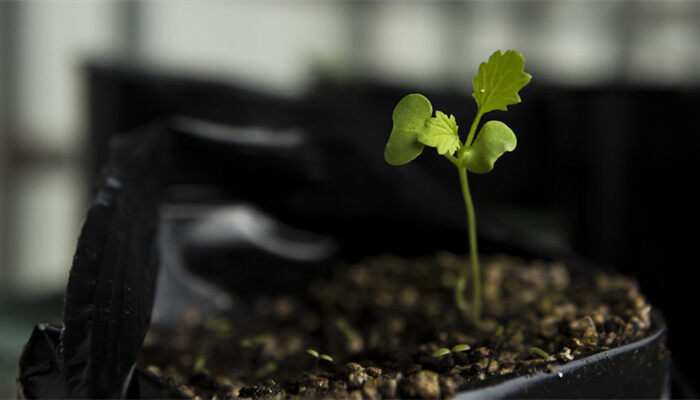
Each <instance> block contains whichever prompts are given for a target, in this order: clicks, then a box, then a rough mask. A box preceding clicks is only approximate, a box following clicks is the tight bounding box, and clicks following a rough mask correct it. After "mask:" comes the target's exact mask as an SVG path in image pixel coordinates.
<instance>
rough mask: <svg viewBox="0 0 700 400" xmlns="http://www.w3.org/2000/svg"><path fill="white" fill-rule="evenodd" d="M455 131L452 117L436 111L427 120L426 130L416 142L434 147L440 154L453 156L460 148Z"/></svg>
mask: <svg viewBox="0 0 700 400" xmlns="http://www.w3.org/2000/svg"><path fill="white" fill-rule="evenodd" d="M457 129H458V127H457V121H455V116H454V115H450V116H449V117H448V116H447V115H445V113H443V112H442V111H436V112H435V117H433V118H430V119H428V122H427V124H426V129H425V131H424V132H423V133H422V134H421V135H420V136H419V137H418V141H419V142H421V143H423V144H424V145H426V146H430V147H436V148H437V151H438V153H440V154H449V155H453V154H454V153H455V151H457V150H458V149H459V148H460V147H461V146H462V144H461V143H460V141H459V136H458V134H457Z"/></svg>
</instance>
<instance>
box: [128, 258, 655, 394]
mask: <svg viewBox="0 0 700 400" xmlns="http://www.w3.org/2000/svg"><path fill="white" fill-rule="evenodd" d="M464 263H465V257H464V256H456V255H453V254H451V253H440V254H438V255H436V256H435V257H430V258H420V259H404V258H400V257H397V256H381V257H373V258H368V259H365V260H363V261H361V262H359V263H357V264H355V265H351V266H339V268H338V269H337V271H336V272H335V273H334V275H333V277H332V278H331V279H329V280H325V281H316V282H313V283H311V284H310V286H309V291H308V293H306V294H305V295H304V296H300V297H299V298H296V297H294V298H293V297H289V296H280V297H276V298H261V299H258V300H257V301H256V302H255V310H256V313H257V316H256V318H255V323H252V324H250V325H251V326H235V327H234V326H232V325H231V323H230V322H229V321H227V320H226V319H221V318H211V317H202V316H199V315H195V316H193V318H191V326H184V327H182V329H180V330H178V332H176V333H170V334H163V333H160V334H159V333H157V332H149V335H148V336H147V339H146V343H145V345H144V349H143V351H142V354H141V360H140V363H141V365H142V366H143V367H144V368H146V369H147V370H148V371H150V372H152V373H154V374H155V375H157V376H159V377H161V378H162V379H164V380H166V381H167V382H168V383H169V384H172V385H175V386H177V387H179V388H180V390H181V391H182V392H183V393H185V394H187V395H190V396H192V397H195V396H196V397H199V398H212V399H213V398H216V399H222V398H233V397H243V398H245V397H248V398H275V399H282V398H356V399H378V398H397V397H401V398H438V397H442V398H449V397H451V396H453V395H454V394H455V392H456V391H457V390H458V389H459V388H460V387H464V386H466V385H468V384H469V383H471V382H475V381H479V380H483V379H486V378H487V377H489V376H494V375H502V374H510V373H514V372H519V371H520V372H522V371H526V372H531V373H535V372H538V371H553V367H552V364H556V363H566V362H569V361H572V360H574V359H577V358H580V357H583V356H586V355H589V354H591V353H594V352H598V351H602V350H606V349H609V348H613V347H617V346H620V345H623V344H626V343H628V342H631V341H633V340H635V339H638V338H640V337H642V336H644V335H645V334H646V333H647V332H648V331H649V330H650V328H651V320H650V306H649V305H648V304H647V302H646V301H645V299H644V298H643V297H642V296H641V294H640V293H639V290H638V287H637V284H636V283H635V282H634V281H633V280H631V279H629V278H627V277H624V276H619V275H609V274H602V273H596V274H594V275H587V276H578V275H572V274H571V273H570V272H569V271H568V270H567V269H566V267H565V266H564V265H563V264H561V263H546V262H542V261H526V260H523V259H519V258H513V257H509V256H502V255H499V256H491V257H483V259H482V270H483V272H482V274H483V281H484V282H483V293H484V312H483V314H484V318H483V320H482V322H481V323H480V324H479V325H478V326H475V325H474V324H473V323H472V322H471V321H470V319H469V315H471V314H470V310H464V311H462V310H458V309H457V308H456V306H455V303H454V299H453V289H452V287H453V284H454V282H455V280H456V277H457V275H458V271H459V269H460V268H463V266H464ZM468 291H469V283H467V293H466V299H469V298H470V297H469V293H468ZM458 345H462V346H460V347H459V348H457V349H455V350H454V351H453V350H452V349H453V348H454V347H455V346H458ZM464 345H467V346H464ZM465 348H468V349H466V350H465ZM307 349H313V350H315V351H317V352H318V353H319V355H322V354H325V355H328V356H329V358H332V361H330V360H327V359H317V358H316V357H314V356H313V355H311V354H310V353H309V352H307ZM440 349H444V350H441V351H440ZM440 353H446V354H442V355H438V354H440Z"/></svg>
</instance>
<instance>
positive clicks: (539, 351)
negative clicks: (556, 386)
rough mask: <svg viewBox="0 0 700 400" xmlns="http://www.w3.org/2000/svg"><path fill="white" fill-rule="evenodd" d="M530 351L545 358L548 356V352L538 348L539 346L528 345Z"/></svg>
mask: <svg viewBox="0 0 700 400" xmlns="http://www.w3.org/2000/svg"><path fill="white" fill-rule="evenodd" d="M530 351H531V352H533V353H535V354H537V355H538V356H540V357H542V358H544V359H545V360H546V359H548V358H549V353H547V352H546V351H544V350H542V349H540V348H539V347H530Z"/></svg>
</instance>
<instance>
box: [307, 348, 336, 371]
mask: <svg viewBox="0 0 700 400" xmlns="http://www.w3.org/2000/svg"><path fill="white" fill-rule="evenodd" d="M306 352H307V353H309V354H310V355H311V356H313V357H314V358H315V359H316V360H315V362H314V370H316V371H317V372H318V361H319V360H326V361H328V362H330V363H332V362H333V357H331V356H329V355H328V354H320V353H319V352H318V351H316V350H314V349H306Z"/></svg>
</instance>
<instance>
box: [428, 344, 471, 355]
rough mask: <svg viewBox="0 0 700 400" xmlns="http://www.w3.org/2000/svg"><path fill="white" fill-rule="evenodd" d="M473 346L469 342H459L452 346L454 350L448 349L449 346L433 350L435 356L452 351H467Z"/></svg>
mask: <svg viewBox="0 0 700 400" xmlns="http://www.w3.org/2000/svg"><path fill="white" fill-rule="evenodd" d="M471 348H472V347H471V346H469V345H468V344H458V345H456V346H454V347H453V348H452V350H450V349H447V348H444V347H443V348H440V349H437V350H435V351H434V352H433V354H432V355H433V357H442V356H444V355H447V354H450V353H458V352H460V351H467V350H469V349H471Z"/></svg>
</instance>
